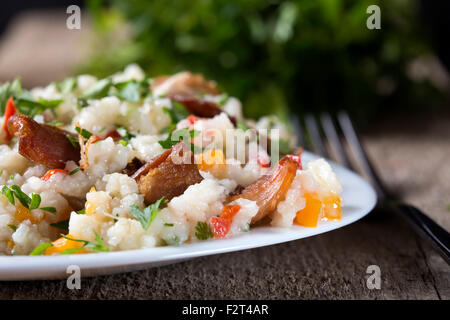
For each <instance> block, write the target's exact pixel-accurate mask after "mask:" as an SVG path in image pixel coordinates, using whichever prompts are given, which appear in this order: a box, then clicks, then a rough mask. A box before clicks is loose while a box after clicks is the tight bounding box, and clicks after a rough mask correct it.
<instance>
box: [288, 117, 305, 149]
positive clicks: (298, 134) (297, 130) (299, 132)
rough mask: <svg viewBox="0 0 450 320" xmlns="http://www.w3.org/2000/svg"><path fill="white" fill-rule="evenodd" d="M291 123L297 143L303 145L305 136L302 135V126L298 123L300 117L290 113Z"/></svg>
mask: <svg viewBox="0 0 450 320" xmlns="http://www.w3.org/2000/svg"><path fill="white" fill-rule="evenodd" d="M291 125H292V129H293V130H294V133H295V135H296V137H297V141H298V145H299V146H300V147H303V146H305V137H304V136H303V128H302V125H301V123H300V119H299V118H298V116H297V115H295V114H293V115H291Z"/></svg>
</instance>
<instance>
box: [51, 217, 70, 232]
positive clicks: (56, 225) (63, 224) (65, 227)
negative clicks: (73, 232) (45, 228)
mask: <svg viewBox="0 0 450 320" xmlns="http://www.w3.org/2000/svg"><path fill="white" fill-rule="evenodd" d="M50 225H51V226H52V227H54V228H58V229H63V230H69V219H67V220H63V221H59V222H55V223H51V224H50Z"/></svg>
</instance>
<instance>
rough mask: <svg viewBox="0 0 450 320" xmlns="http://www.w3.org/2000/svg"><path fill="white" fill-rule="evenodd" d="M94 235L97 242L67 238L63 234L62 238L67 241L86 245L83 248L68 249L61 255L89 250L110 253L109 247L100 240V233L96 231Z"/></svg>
mask: <svg viewBox="0 0 450 320" xmlns="http://www.w3.org/2000/svg"><path fill="white" fill-rule="evenodd" d="M94 233H95V242H91V241H87V240H82V239H74V238H69V237H68V236H66V235H64V234H61V236H62V237H64V238H66V239H67V240H71V241H77V242H82V243H84V245H83V246H82V247H81V248H74V249H67V250H65V251H63V252H61V254H72V253H76V252H79V251H81V250H83V249H89V250H91V251H95V252H108V251H109V248H108V247H107V246H105V244H104V243H103V240H102V239H101V238H100V236H99V235H98V233H97V232H95V231H94Z"/></svg>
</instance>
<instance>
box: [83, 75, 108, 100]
mask: <svg viewBox="0 0 450 320" xmlns="http://www.w3.org/2000/svg"><path fill="white" fill-rule="evenodd" d="M111 86H112V80H111V79H110V78H106V79H102V80H99V81H97V82H96V83H95V84H94V85H93V86H92V87H91V88H89V89H88V90H86V91H85V92H84V93H83V95H82V96H81V99H83V100H87V99H100V98H103V97H105V96H107V95H108V91H109V88H111Z"/></svg>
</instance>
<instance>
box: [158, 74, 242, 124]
mask: <svg viewBox="0 0 450 320" xmlns="http://www.w3.org/2000/svg"><path fill="white" fill-rule="evenodd" d="M152 90H156V93H158V90H159V91H161V92H159V93H164V94H166V95H167V97H168V98H169V99H171V100H172V101H176V102H179V103H181V104H182V105H183V106H184V107H185V108H186V109H187V110H188V111H189V112H190V113H192V114H193V115H195V116H197V117H200V118H212V117H214V116H216V115H218V114H220V113H222V112H223V111H222V109H220V108H219V106H218V105H217V103H214V102H212V101H208V100H205V99H202V98H200V95H202V94H211V95H217V94H220V91H219V90H218V89H217V87H216V84H215V82H213V81H207V80H206V79H205V78H204V77H203V76H202V75H199V74H193V73H190V72H180V73H177V74H175V75H173V76H171V77H167V76H161V77H157V78H155V79H153V84H152ZM230 120H231V122H233V123H234V124H236V119H234V117H230Z"/></svg>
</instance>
